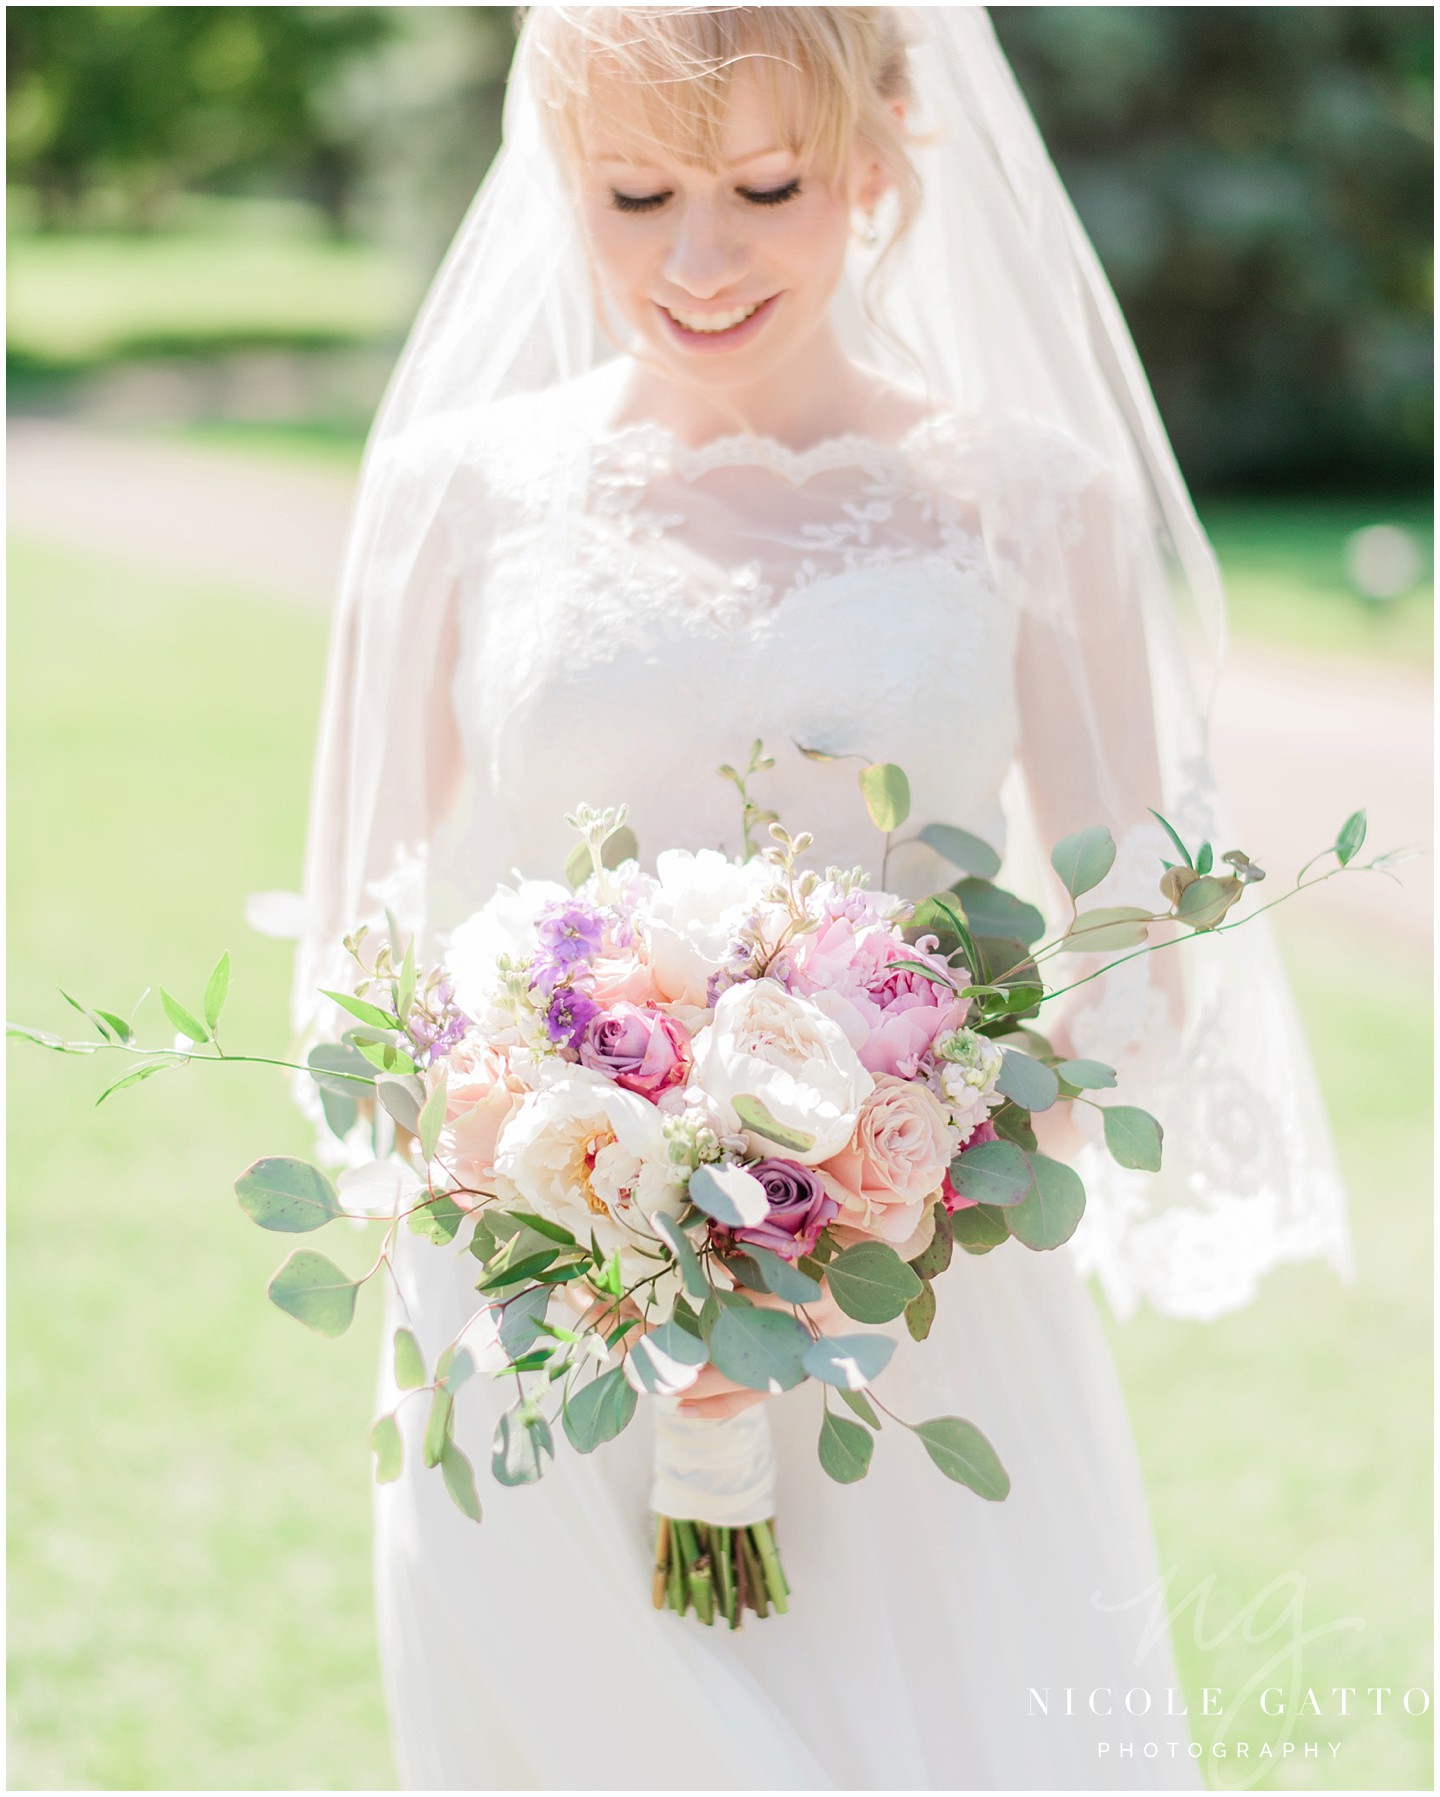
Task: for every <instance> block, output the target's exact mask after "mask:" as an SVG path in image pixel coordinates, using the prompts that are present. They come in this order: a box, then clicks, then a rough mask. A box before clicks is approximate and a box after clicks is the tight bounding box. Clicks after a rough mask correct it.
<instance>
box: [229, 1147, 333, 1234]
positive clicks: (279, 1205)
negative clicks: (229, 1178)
mask: <svg viewBox="0 0 1440 1797" xmlns="http://www.w3.org/2000/svg"><path fill="white" fill-rule="evenodd" d="M235 1195H236V1197H237V1198H239V1200H240V1208H241V1209H242V1210H243V1211H244V1212H245V1215H246V1216H247V1217H249V1219H250V1220H251V1222H252V1223H258V1224H259V1225H260V1227H261V1228H262V1229H275V1230H279V1231H281V1232H282V1233H283V1234H286V1235H304V1234H305V1233H306V1231H307V1230H311V1229H319V1228H320V1227H321V1226H322V1225H323V1224H326V1223H328V1222H329V1221H330V1219H331V1218H332V1217H338V1216H340V1215H342V1214H343V1212H342V1207H341V1204H340V1200H339V1199H338V1198H337V1197H336V1195H335V1188H334V1186H332V1185H331V1183H330V1181H329V1180H328V1179H327V1178H326V1177H325V1175H324V1174H323V1173H322V1172H321V1171H320V1169H319V1168H318V1167H312V1166H311V1165H310V1163H309V1162H308V1161H297V1160H292V1159H291V1158H290V1157H289V1156H288V1155H269V1156H267V1157H266V1158H265V1159H264V1160H258V1161H256V1162H255V1163H254V1165H253V1166H250V1167H247V1168H246V1170H245V1171H244V1172H243V1173H242V1174H241V1175H240V1177H239V1179H237V1180H236V1181H235Z"/></svg>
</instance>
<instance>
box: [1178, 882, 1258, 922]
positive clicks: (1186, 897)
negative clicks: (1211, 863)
mask: <svg viewBox="0 0 1440 1797" xmlns="http://www.w3.org/2000/svg"><path fill="white" fill-rule="evenodd" d="M1244 890H1245V885H1244V882H1243V881H1242V880H1238V879H1236V878H1235V876H1234V875H1233V874H1225V875H1219V874H1202V875H1201V877H1200V878H1199V879H1198V880H1192V881H1191V882H1190V884H1189V885H1188V886H1187V887H1186V888H1185V890H1184V891H1183V892H1182V893H1181V894H1180V899H1179V902H1178V903H1177V905H1176V906H1175V915H1176V917H1178V918H1179V920H1180V921H1181V923H1184V924H1188V925H1189V926H1190V928H1191V929H1192V930H1213V929H1214V928H1215V926H1216V924H1217V923H1219V922H1220V920H1221V919H1222V918H1223V917H1224V915H1225V913H1226V912H1227V911H1228V910H1229V909H1230V907H1231V906H1232V905H1234V904H1235V903H1236V902H1237V901H1238V900H1239V898H1240V896H1241V894H1242V893H1243V892H1244Z"/></svg>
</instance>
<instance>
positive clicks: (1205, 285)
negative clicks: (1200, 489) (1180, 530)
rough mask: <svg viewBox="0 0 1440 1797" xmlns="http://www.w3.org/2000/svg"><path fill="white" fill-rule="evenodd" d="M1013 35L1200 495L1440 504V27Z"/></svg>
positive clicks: (1210, 27) (1133, 9)
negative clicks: (1329, 484) (1437, 116)
mask: <svg viewBox="0 0 1440 1797" xmlns="http://www.w3.org/2000/svg"><path fill="white" fill-rule="evenodd" d="M991 12H992V16H993V18H994V21H995V26H996V30H997V33H998V35H999V37H1000V39H1001V42H1002V43H1003V44H1004V46H1005V50H1006V53H1007V54H1008V55H1009V57H1010V58H1011V61H1012V62H1013V64H1014V66H1015V70H1016V73H1017V75H1018V76H1019V79H1020V82H1021V85H1022V86H1023V88H1024V90H1025V93H1026V96H1027V98H1028V99H1029V101H1030V104H1031V106H1032V108H1033V109H1034V112H1035V116H1036V119H1037V121H1038V123H1039V125H1040V128H1041V130H1042V131H1043V132H1044V134H1045V138H1046V141H1047V143H1048V145H1049V148H1050V151H1051V154H1052V156H1053V157H1054V159H1055V162H1056V165H1057V167H1058V168H1059V169H1060V172H1061V174H1062V175H1063V176H1064V178H1065V181H1066V184H1067V186H1068V187H1069V189H1070V193H1071V195H1072V197H1073V199H1074V201H1075V206H1076V210H1077V211H1078V212H1079V213H1080V215H1081V217H1082V219H1083V220H1084V222H1085V225H1086V228H1087V229H1088V230H1089V232H1090V235H1091V237H1092V239H1093V241H1094V243H1095V248H1096V250H1097V252H1098V253H1099V255H1100V258H1101V260H1102V261H1103V262H1104V264H1105V267H1106V270H1107V272H1108V273H1109V275H1110V277H1111V279H1112V281H1113V282H1114V285H1115V288H1116V291H1117V293H1118V295H1119V298H1120V303H1121V305H1122V306H1123V307H1124V309H1125V313H1126V316H1127V318H1128V319H1129V322H1130V326H1131V329H1132V331H1133V332H1134V335H1135V340H1136V344H1137V346H1138V348H1139V350H1140V353H1141V355H1142V357H1143V359H1144V361H1145V365H1146V368H1147V369H1148V371H1149V373H1150V377H1151V380H1152V382H1153V384H1154V388H1155V395H1156V398H1157V400H1158V401H1159V404H1160V408H1161V411H1162V412H1163V414H1164V416H1165V419H1166V422H1167V424H1168V426H1169V429H1170V433H1171V436H1172V438H1173V439H1174V442H1175V447H1176V452H1177V454H1178V455H1179V457H1180V460H1181V463H1182V465H1183V466H1184V467H1185V470H1186V472H1187V474H1188V475H1189V476H1190V478H1191V480H1192V481H1194V482H1196V483H1197V484H1198V485H1201V486H1207V487H1210V488H1214V487H1217V486H1241V485H1244V486H1251V487H1253V486H1254V485H1255V484H1256V483H1257V482H1267V483H1270V484H1272V485H1279V486H1289V487H1295V486H1300V485H1306V484H1312V483H1313V482H1315V481H1317V480H1324V479H1332V480H1336V481H1343V482H1344V483H1345V484H1346V485H1348V486H1351V487H1353V486H1355V485H1356V484H1357V483H1362V482H1373V483H1374V484H1376V485H1377V486H1378V485H1392V484H1393V483H1394V482H1395V481H1396V480H1397V479H1400V480H1409V481H1420V482H1423V483H1425V485H1426V486H1427V487H1428V484H1429V479H1430V474H1429V469H1430V451H1431V381H1432V373H1433V357H1432V338H1431V306H1432V300H1433V282H1432V265H1431V219H1432V172H1431V171H1432V164H1431V135H1432V134H1431V117H1432V115H1431V105H1432V71H1433V38H1432V33H1433V27H1434V19H1433V14H1432V11H1431V9H1430V8H1429V7H1422V6H1276V7H1270V6H1236V7H1229V6H1227V7H1210V6H1157V7H1150V6H1075V7H1064V6H1001V7H994V8H992V9H991Z"/></svg>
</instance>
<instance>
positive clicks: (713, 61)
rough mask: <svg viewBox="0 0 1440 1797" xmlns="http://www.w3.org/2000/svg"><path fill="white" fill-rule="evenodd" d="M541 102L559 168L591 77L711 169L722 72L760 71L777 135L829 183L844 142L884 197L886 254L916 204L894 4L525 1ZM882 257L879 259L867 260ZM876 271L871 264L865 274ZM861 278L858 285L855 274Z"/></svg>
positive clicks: (679, 152) (578, 144)
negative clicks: (883, 186)
mask: <svg viewBox="0 0 1440 1797" xmlns="http://www.w3.org/2000/svg"><path fill="white" fill-rule="evenodd" d="M529 11H530V12H531V13H532V14H533V15H534V16H533V18H532V20H531V24H530V29H531V32H532V34H533V36H532V42H533V44H534V48H535V51H536V71H537V73H536V84H537V92H538V98H539V101H540V105H541V109H542V111H543V113H544V115H545V117H546V119H547V122H548V124H549V126H550V129H551V131H552V134H553V137H554V140H555V142H556V145H557V147H558V148H559V149H560V150H561V152H562V155H563V157H564V159H565V160H566V162H567V163H568V164H569V165H570V166H571V167H580V166H582V165H583V163H584V159H585V158H584V144H583V128H584V121H585V116H586V113H587V111H588V110H589V108H590V107H591V106H592V105H594V103H595V98H596V96H595V82H596V79H597V77H599V78H601V79H605V78H609V79H612V80H618V81H620V82H621V83H623V84H624V85H625V86H626V88H627V89H629V90H631V91H632V92H633V94H634V97H635V100H636V102H637V105H636V112H637V115H638V117H639V119H640V121H641V127H642V130H643V131H644V132H645V134H646V136H647V138H648V140H649V142H650V143H651V144H652V146H656V147H660V148H662V149H664V150H666V151H668V152H669V153H670V154H672V155H674V156H675V157H677V158H678V159H679V160H680V161H683V162H692V163H698V164H700V165H702V166H704V167H706V168H708V169H712V170H713V169H714V168H716V167H717V166H718V163H719V159H720V141H721V131H722V126H723V121H724V117H725V109H726V105H727V102H728V97H729V87H730V81H731V78H732V75H733V73H734V70H735V69H736V67H737V66H738V65H740V64H750V65H752V66H755V67H757V68H758V70H759V71H760V73H761V74H762V75H763V77H764V79H765V81H766V84H767V87H768V90H769V97H770V102H771V106H772V109H773V112H774V116H775V120H776V124H777V127H778V129H779V130H780V132H781V134H782V141H783V142H784V145H785V147H786V148H787V149H789V150H791V151H793V152H795V153H796V154H798V155H800V156H801V157H803V158H804V159H806V160H807V161H808V160H812V159H813V160H815V161H817V162H818V163H819V164H820V166H821V167H822V168H823V169H824V170H825V171H826V173H827V175H828V176H829V178H830V179H831V180H835V179H838V178H840V177H841V176H842V175H843V173H844V172H845V171H846V170H847V168H848V165H849V160H850V156H851V153H852V151H853V150H854V149H855V148H856V146H857V145H859V146H861V147H863V148H864V149H866V150H868V151H869V153H870V154H871V155H873V156H874V157H875V158H876V159H877V160H878V161H879V163H880V165H881V167H882V169H883V170H884V171H885V174H886V176H887V178H888V181H889V184H890V186H891V188H892V190H893V192H894V194H895V208H896V216H895V225H894V229H893V230H892V231H891V233H890V237H889V240H888V242H887V244H886V246H885V248H886V252H887V253H888V251H889V250H890V249H891V248H893V247H894V245H895V243H897V242H898V241H899V239H900V238H901V237H902V236H903V235H904V233H905V231H906V230H907V229H908V227H909V225H910V223H911V222H912V220H913V219H914V216H915V214H916V212H917V211H918V210H919V206H920V198H921V193H920V177H919V175H918V173H917V172H916V169H915V166H914V164H913V163H912V162H911V160H910V155H909V151H908V148H907V138H906V133H905V127H904V124H903V122H902V120H900V119H898V118H897V117H896V115H895V113H894V111H893V110H892V107H893V105H894V103H895V102H896V101H897V100H898V101H901V102H903V103H904V104H905V105H906V106H908V104H909V102H910V98H911V94H910V71H909V63H908V59H907V54H906V52H907V39H906V34H905V18H904V10H903V8H900V7H895V6H543V7H532V8H530V9H529ZM881 260H883V257H882V258H881ZM878 272H879V262H878V261H877V266H876V268H875V270H874V271H872V278H873V275H874V274H878ZM867 285H868V283H867Z"/></svg>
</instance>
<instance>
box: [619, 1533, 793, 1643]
mask: <svg viewBox="0 0 1440 1797" xmlns="http://www.w3.org/2000/svg"><path fill="white" fill-rule="evenodd" d="M650 1595H651V1602H652V1603H653V1604H654V1606H655V1608H656V1609H657V1610H664V1609H671V1610H674V1611H675V1612H676V1614H677V1615H680V1616H683V1615H684V1614H685V1613H686V1611H687V1610H690V1609H693V1610H694V1612H695V1615H696V1616H697V1618H698V1619H699V1620H700V1621H701V1622H703V1623H704V1624H705V1626H706V1627H707V1628H711V1627H713V1626H714V1623H715V1618H716V1617H717V1616H719V1617H720V1618H721V1620H722V1621H724V1622H726V1623H728V1624H729V1625H730V1627H731V1628H732V1629H738V1628H739V1627H740V1625H741V1622H742V1621H743V1619H744V1613H745V1611H746V1610H747V1609H749V1610H753V1611H754V1612H755V1614H756V1615H757V1616H759V1617H765V1616H768V1615H769V1614H770V1611H771V1610H772V1609H773V1610H775V1611H776V1612H777V1614H779V1615H782V1616H783V1615H784V1614H785V1612H786V1611H787V1610H788V1608H789V1604H788V1602H787V1600H788V1598H789V1596H790V1587H789V1585H788V1584H787V1583H786V1580H785V1574H784V1572H783V1571H782V1569H781V1566H780V1555H779V1552H778V1550H777V1549H776V1546H775V1531H774V1524H773V1522H757V1523H750V1524H749V1525H747V1526H746V1527H745V1528H721V1527H719V1526H718V1525H713V1524H706V1523H703V1522H688V1521H686V1520H684V1519H683V1518H676V1517H669V1516H660V1517H657V1518H656V1521H655V1569H654V1573H653V1576H652V1579H651V1592H650Z"/></svg>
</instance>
